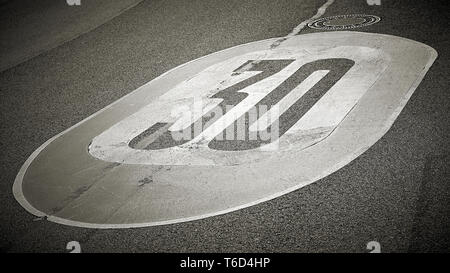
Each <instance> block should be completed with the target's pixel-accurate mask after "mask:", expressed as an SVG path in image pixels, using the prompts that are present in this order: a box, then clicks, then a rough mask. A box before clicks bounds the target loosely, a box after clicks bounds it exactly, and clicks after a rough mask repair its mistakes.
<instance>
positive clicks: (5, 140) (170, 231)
mask: <svg viewBox="0 0 450 273" xmlns="http://www.w3.org/2000/svg"><path fill="white" fill-rule="evenodd" d="M381 1H382V5H381V6H368V5H367V3H366V1H365V0H336V2H335V3H334V4H333V5H331V6H330V7H329V8H328V9H327V12H326V13H325V15H324V16H332V15H341V14H354V13H366V14H373V15H377V16H380V17H381V18H382V20H381V22H379V23H378V24H375V25H372V26H368V27H364V28H359V29H355V30H356V31H365V32H374V33H384V34H391V35H396V36H401V37H405V38H410V39H413V40H416V41H419V42H422V43H425V44H427V45H429V46H431V47H433V48H434V49H436V50H437V52H438V54H439V57H438V59H437V60H436V61H435V63H434V65H433V66H432V67H431V69H430V70H429V71H428V73H427V75H426V76H425V78H424V80H423V81H422V83H421V84H420V86H419V87H418V88H417V89H416V91H415V93H414V95H413V96H412V98H411V99H410V101H409V102H408V104H407V105H406V107H405V108H404V110H403V112H402V113H401V114H400V116H399V117H398V119H397V121H396V122H395V123H394V125H393V127H392V128H391V130H390V131H389V132H388V133H387V134H386V135H385V136H384V137H383V138H382V139H380V140H379V141H378V142H377V143H376V144H375V145H374V146H372V147H371V148H370V149H369V150H368V151H367V152H365V153H364V154H363V155H362V156H360V157H359V158H357V159H356V160H354V161H353V162H351V163H350V164H348V165H347V166H345V167H343V168H342V169H340V170H339V171H337V172H336V173H334V174H332V175H330V176H328V177H326V178H324V179H321V180H319V181H317V182H316V183H313V184H311V185H308V186H306V187H303V188H301V189H299V190H297V191H294V192H292V193H289V194H286V195H284V196H282V197H279V198H276V199H274V200H272V201H268V202H265V203H262V204H259V205H256V206H253V207H250V208H246V209H243V210H239V211H236V212H232V213H228V214H226V215H222V216H215V217H211V218H207V219H203V220H198V221H193V222H187V223H181V224H175V225H168V226H159V227H148V228H138V229H121V230H95V229H83V228H75V227H69V226H63V225H59V224H55V223H51V222H48V221H45V220H41V221H35V217H34V216H32V215H30V214H28V213H27V212H26V211H25V210H24V209H23V208H22V207H21V206H20V205H19V204H18V203H17V202H16V201H15V199H14V197H13V195H12V185H13V182H14V179H15V176H16V175H17V173H18V171H19V169H20V167H21V166H22V164H23V163H24V162H25V160H26V159H27V157H28V156H29V155H30V154H31V153H32V152H33V151H34V150H35V149H36V148H38V147H39V146H40V145H41V144H42V143H44V142H45V141H46V140H48V139H49V138H51V137H52V136H54V135H56V134H57V133H59V132H61V131H63V130H65V129H66V128H68V127H70V126H72V125H74V124H76V123H77V122H79V121H81V120H82V119H84V118H86V117H87V116H89V115H91V114H93V113H95V112H96V111H98V110H100V109H102V108H103V107H105V106H107V105H109V104H110V103H112V102H113V101H115V100H117V99H118V98H120V97H122V96H123V95H125V94H127V93H129V92H131V91H133V90H134V89H135V88H137V87H139V86H141V85H143V84H144V83H146V82H148V81H150V80H151V79H153V78H155V77H157V76H158V75H160V74H162V73H164V72H165V71H167V70H169V69H171V68H173V67H175V66H177V65H180V64H182V63H185V62H188V61H190V60H192V59H195V58H198V57H201V56H203V55H206V54H209V53H212V52H215V51H218V50H221V49H225V48H228V47H231V46H235V45H239V44H243V43H247V42H251V41H257V40H262V39H267V38H272V37H280V36H284V35H286V34H288V33H289V32H291V30H292V29H293V28H294V27H295V26H297V25H298V24H299V23H300V22H302V21H303V20H305V19H307V18H310V17H311V16H313V15H314V14H315V13H316V12H317V9H318V8H319V7H320V6H321V5H322V4H323V3H325V1H324V0H323V1H313V0H279V1H272V0H252V1H238V0H229V1H221V0H208V1H206V0H197V1H175V0H165V1H162V0H159V1H143V2H142V3H140V4H139V5H137V6H136V7H134V8H132V9H130V10H128V11H126V12H124V13H122V14H121V15H119V16H118V17H116V18H114V19H112V20H111V21H109V22H107V23H105V24H103V25H101V26H99V27H98V28H96V29H94V30H93V31H91V32H89V33H86V34H83V35H81V36H80V37H78V38H76V39H74V40H72V41H70V42H67V43H65V44H63V45H61V46H59V47H57V48H55V49H53V50H51V51H48V52H46V53H44V54H41V55H40V56H38V57H35V58H33V59H31V60H29V61H27V62H25V63H22V64H20V65H17V66H15V67H13V68H11V69H8V70H6V71H4V72H2V73H0V94H1V99H0V110H1V112H0V113H1V119H0V120H1V123H0V124H1V125H0V126H1V131H0V141H1V143H0V145H1V146H0V148H1V154H0V158H1V165H0V181H1V183H0V200H1V205H0V206H1V214H0V248H1V251H2V252H66V250H65V246H66V244H67V242H69V241H74V240H75V241H79V242H80V244H81V248H82V251H83V252H143V251H146V252H367V250H366V244H367V242H369V241H378V242H380V243H381V250H382V252H437V251H439V252H449V251H450V217H449V216H450V184H449V182H450V179H449V178H450V174H449V169H450V168H449V154H450V153H449V149H450V148H449V143H450V141H449V130H448V128H449V120H450V119H449V111H448V109H449V106H450V94H449V92H448V86H449V85H448V80H449V77H448V71H450V66H449V64H450V63H449V60H448V54H449V52H450V43H449V35H448V34H447V32H448V28H447V26H448V20H447V9H446V6H445V1H441V2H439V1H407V0H401V1H386V0H381ZM310 32H318V31H317V30H311V29H305V30H303V31H302V32H301V33H300V35H301V34H303V33H310Z"/></svg>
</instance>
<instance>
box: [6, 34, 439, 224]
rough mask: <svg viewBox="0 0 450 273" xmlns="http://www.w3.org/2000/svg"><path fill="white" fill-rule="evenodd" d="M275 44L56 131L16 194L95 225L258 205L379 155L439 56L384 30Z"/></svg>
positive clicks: (203, 67)
mask: <svg viewBox="0 0 450 273" xmlns="http://www.w3.org/2000/svg"><path fill="white" fill-rule="evenodd" d="M275 41H277V39H269V40H264V41H258V42H253V43H249V44H245V45H241V46H237V47H233V48H230V49H226V50H223V51H220V52H216V53H213V54H211V55H208V56H205V57H203V58H200V59H197V60H194V61H191V62H189V63H187V64H184V65H181V66H179V67H177V68H175V69H173V70H171V71H169V72H167V73H165V74H163V75H162V76H160V77H158V78H156V79H154V80H152V81H151V82H149V83H147V84H146V85H144V86H142V87H140V88H139V89H137V90H135V91H134V92H132V93H131V94H129V95H127V96H125V97H124V98H122V99H120V100H118V101H116V102H115V103H113V104H111V105H110V106H108V107H106V108H105V109H103V110H101V111H99V112H98V113H96V114H94V115H93V116H91V117H89V118H87V119H85V120H84V121H82V122H80V123H79V124H77V125H75V126H73V127H72V128H70V129H68V130H66V131H65V132H62V133H61V134H59V135H57V136H55V137H54V138H52V139H50V140H49V141H47V142H46V143H45V144H43V145H42V146H41V147H40V148H39V149H38V150H36V151H35V152H34V153H33V154H32V155H31V156H30V158H28V160H27V161H26V162H25V164H24V166H23V167H22V169H21V170H20V172H19V174H18V176H17V178H16V181H15V183H14V187H13V191H14V196H15V197H16V199H17V200H18V201H19V203H20V204H21V205H22V206H23V207H24V208H25V209H27V210H28V211H29V212H30V213H32V214H34V215H37V216H47V219H48V220H50V221H54V222H57V223H61V224H67V225H73V226H80V227H91V228H127V227H142V226H152V225H162V224H170V223H177V222H183V221H190V220H195V219H201V218H205V217H209V216H213V215H218V214H223V213H226V212H230V211H234V210H237V209H241V208H244V207H248V206H251V205H255V204H257V203H260V202H263V201H267V200H270V199H272V198H275V197H277V196H280V195H283V194H286V193H288V192H291V191H293V190H295V189H298V188H301V187H303V186H305V185H308V184H310V183H312V182H315V181H317V180H318V179H320V178H322V177H325V176H327V175H329V174H330V173H332V172H334V171H336V170H338V169H339V168H341V167H343V166H345V165H346V164H348V163H349V162H350V161H351V160H353V159H355V158H356V157H358V156H359V155H360V154H362V153H363V152H364V151H366V150H367V149H368V148H369V147H370V146H372V145H373V144H374V143H375V142H376V141H377V140H378V139H380V138H381V137H382V136H383V135H384V134H385V133H386V132H387V130H388V129H389V128H390V127H391V125H392V124H393V122H394V121H395V119H396V117H397V116H398V115H399V113H400V111H401V110H402V109H403V107H404V106H405V104H406V103H407V101H408V100H409V98H410V96H411V95H412V93H413V92H414V90H415V89H416V87H417V86H418V84H419V83H420V82H421V80H422V78H423V77H424V75H425V74H426V72H427V71H428V69H429V67H430V66H431V65H432V63H433V62H434V60H435V58H436V57H437V53H436V51H435V50H434V49H432V48H431V47H429V46H426V45H424V44H421V43H418V42H415V41H411V40H407V39H404V38H399V37H394V36H388V35H382V34H371V33H358V32H328V33H314V34H306V35H298V36H293V37H290V38H289V39H288V40H286V41H284V42H283V43H281V44H280V45H279V46H277V47H275V48H272V49H271V47H270V46H271V45H272V44H273V43H274V42H275ZM262 108H264V109H265V111H261V112H258V111H259V110H258V109H262ZM252 109H257V110H256V112H252V111H253V110H252ZM213 113H214V114H213ZM254 113H256V114H255V115H253V114H254ZM252 115H253V116H252ZM269 117H271V118H272V119H270V118H269ZM266 118H267V119H266ZM240 121H242V123H239V122H240ZM197 125H198V126H197ZM239 126H240V127H239ZM239 128H240V129H239ZM252 137H253V138H252Z"/></svg>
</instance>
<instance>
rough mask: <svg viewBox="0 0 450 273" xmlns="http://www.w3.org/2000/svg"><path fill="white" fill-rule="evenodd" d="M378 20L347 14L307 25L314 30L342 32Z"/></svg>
mask: <svg viewBox="0 0 450 273" xmlns="http://www.w3.org/2000/svg"><path fill="white" fill-rule="evenodd" d="M380 20H381V18H380V17H378V16H375V15H365V14H347V15H336V16H331V17H325V18H320V19H317V20H314V21H312V22H310V23H308V26H309V27H310V28H315V29H324V30H344V29H352V28H358V27H364V26H369V25H373V24H375V23H378V22H379V21H380Z"/></svg>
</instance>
